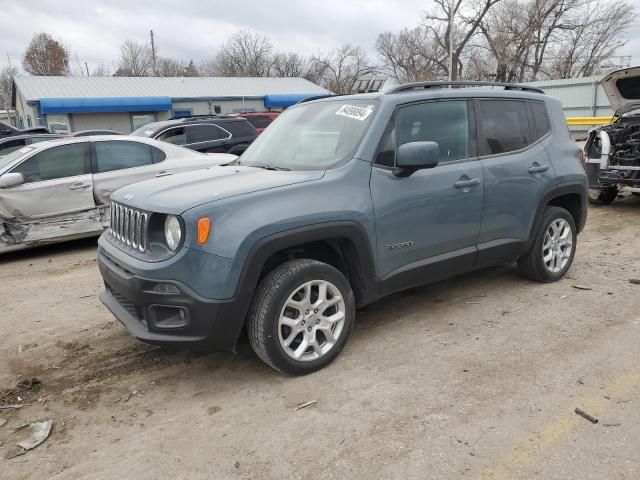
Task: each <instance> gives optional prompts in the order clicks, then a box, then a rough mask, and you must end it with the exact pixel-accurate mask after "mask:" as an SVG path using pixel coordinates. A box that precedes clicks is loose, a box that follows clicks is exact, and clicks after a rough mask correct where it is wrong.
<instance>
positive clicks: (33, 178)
mask: <svg viewBox="0 0 640 480" xmlns="http://www.w3.org/2000/svg"><path fill="white" fill-rule="evenodd" d="M86 151H87V143H86V142H82V143H73V144H71V145H62V146H59V147H53V148H49V149H47V150H43V151H42V152H40V153H37V154H35V155H34V156H33V157H31V158H29V159H28V160H26V161H24V162H22V163H21V164H20V165H18V166H16V167H15V168H14V169H13V170H12V172H14V173H21V174H22V176H23V177H24V183H32V182H41V181H44V180H55V179H56V178H65V177H75V176H77V175H84V174H85V173H86V171H85V158H86Z"/></svg>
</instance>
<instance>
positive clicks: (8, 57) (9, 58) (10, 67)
mask: <svg viewBox="0 0 640 480" xmlns="http://www.w3.org/2000/svg"><path fill="white" fill-rule="evenodd" d="M7 62H9V70H11V69H12V68H13V67H12V66H11V57H10V56H9V54H8V53H7Z"/></svg>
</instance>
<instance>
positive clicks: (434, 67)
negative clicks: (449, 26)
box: [376, 27, 447, 82]
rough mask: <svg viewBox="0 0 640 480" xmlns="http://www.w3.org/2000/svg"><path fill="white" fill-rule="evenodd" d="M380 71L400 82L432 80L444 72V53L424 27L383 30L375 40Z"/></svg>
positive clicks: (445, 60)
mask: <svg viewBox="0 0 640 480" xmlns="http://www.w3.org/2000/svg"><path fill="white" fill-rule="evenodd" d="M376 50H377V51H378V56H379V57H380V61H381V64H382V65H381V66H382V71H384V72H385V73H387V74H389V75H391V76H392V77H395V78H397V79H398V80H399V81H400V82H416V81H421V80H423V81H424V80H434V79H437V78H441V77H443V76H444V75H446V63H447V52H446V51H445V50H444V49H443V48H442V46H441V45H440V44H439V43H438V42H437V41H436V40H435V38H434V37H433V36H432V35H429V31H428V30H427V29H425V28H423V27H416V28H413V29H404V30H401V31H400V32H399V33H397V34H395V33H391V32H385V33H381V34H380V35H378V38H377V39H376Z"/></svg>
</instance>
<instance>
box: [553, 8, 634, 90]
mask: <svg viewBox="0 0 640 480" xmlns="http://www.w3.org/2000/svg"><path fill="white" fill-rule="evenodd" d="M636 19H637V15H636V14H635V12H634V8H633V5H632V4H631V3H630V2H628V1H627V0H616V1H610V2H602V1H597V0H592V1H590V2H588V3H587V4H585V5H582V7H581V8H580V9H576V10H575V11H574V12H573V15H572V16H571V18H569V19H568V20H567V26H566V27H565V29H564V35H563V37H562V38H559V39H558V41H557V43H556V44H555V45H554V47H555V48H554V49H553V52H552V55H553V56H552V59H551V61H550V62H549V63H548V66H547V74H548V75H549V77H551V78H570V77H586V76H590V75H593V74H595V73H596V72H597V70H598V68H599V67H600V65H601V64H603V63H604V62H605V61H606V60H607V59H608V58H609V57H611V56H612V55H613V54H614V53H615V51H616V50H617V49H618V48H620V47H621V46H623V45H624V44H625V43H626V41H625V39H624V33H625V31H626V30H627V29H628V28H629V27H630V26H631V25H632V24H633V23H634V22H635V21H636Z"/></svg>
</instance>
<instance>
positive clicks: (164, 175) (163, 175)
mask: <svg viewBox="0 0 640 480" xmlns="http://www.w3.org/2000/svg"><path fill="white" fill-rule="evenodd" d="M167 175H173V172H166V171H164V170H163V171H161V172H158V173H157V175H156V178H157V177H166V176H167Z"/></svg>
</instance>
